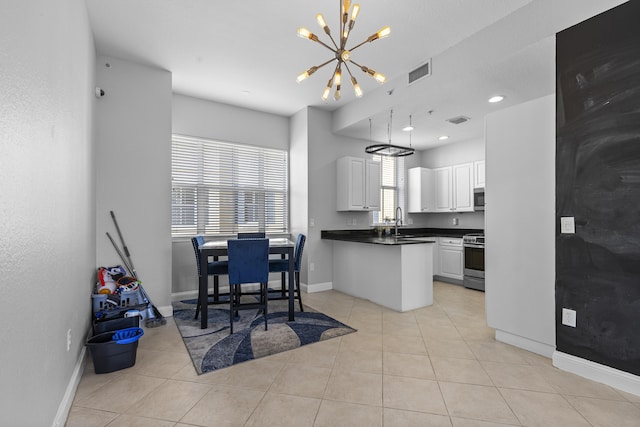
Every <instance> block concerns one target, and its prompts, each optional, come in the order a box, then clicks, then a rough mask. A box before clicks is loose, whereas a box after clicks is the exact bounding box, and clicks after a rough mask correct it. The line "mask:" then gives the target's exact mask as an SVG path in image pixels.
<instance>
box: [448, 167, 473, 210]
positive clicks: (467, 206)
mask: <svg viewBox="0 0 640 427" xmlns="http://www.w3.org/2000/svg"><path fill="white" fill-rule="evenodd" d="M473 175H474V173H473V163H465V164H462V165H456V166H453V191H454V192H453V207H454V209H453V210H454V211H456V212H473Z"/></svg>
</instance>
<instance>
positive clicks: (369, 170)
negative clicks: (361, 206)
mask: <svg viewBox="0 0 640 427" xmlns="http://www.w3.org/2000/svg"><path fill="white" fill-rule="evenodd" d="M365 167H366V170H365V209H366V210H369V211H377V210H380V183H381V173H382V171H381V165H380V162H374V161H373V160H369V159H367V160H366V161H365Z"/></svg>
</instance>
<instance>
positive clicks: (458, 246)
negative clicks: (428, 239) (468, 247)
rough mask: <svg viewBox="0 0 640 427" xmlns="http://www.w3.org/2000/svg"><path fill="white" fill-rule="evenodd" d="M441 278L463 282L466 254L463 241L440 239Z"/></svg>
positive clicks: (458, 239) (448, 238)
mask: <svg viewBox="0 0 640 427" xmlns="http://www.w3.org/2000/svg"><path fill="white" fill-rule="evenodd" d="M438 252H439V254H438V255H439V258H440V259H439V264H440V265H439V267H440V273H439V275H440V276H443V277H449V278H452V279H458V280H462V276H463V269H464V252H463V250H462V239H461V238H451V237H440V238H439V251H438Z"/></svg>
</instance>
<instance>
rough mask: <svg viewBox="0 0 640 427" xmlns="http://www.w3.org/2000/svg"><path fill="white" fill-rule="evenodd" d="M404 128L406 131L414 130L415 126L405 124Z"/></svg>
mask: <svg viewBox="0 0 640 427" xmlns="http://www.w3.org/2000/svg"><path fill="white" fill-rule="evenodd" d="M402 130H403V131H405V132H411V131H412V130H413V126H405V127H403V128H402Z"/></svg>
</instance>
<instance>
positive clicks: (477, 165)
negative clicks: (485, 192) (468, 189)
mask: <svg viewBox="0 0 640 427" xmlns="http://www.w3.org/2000/svg"><path fill="white" fill-rule="evenodd" d="M484 175H485V167H484V160H478V161H477V162H473V187H474V188H484Z"/></svg>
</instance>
